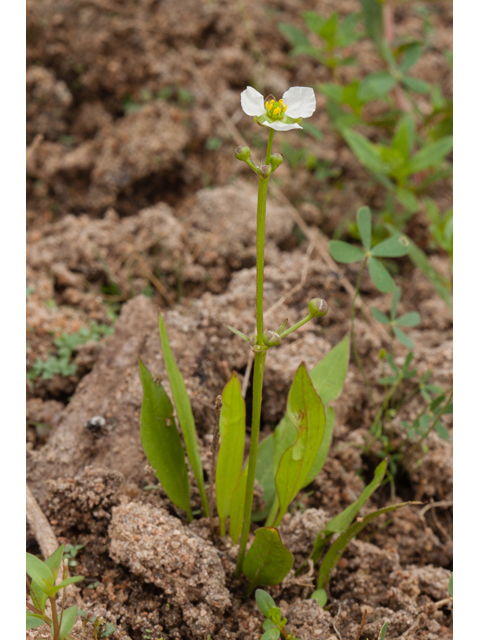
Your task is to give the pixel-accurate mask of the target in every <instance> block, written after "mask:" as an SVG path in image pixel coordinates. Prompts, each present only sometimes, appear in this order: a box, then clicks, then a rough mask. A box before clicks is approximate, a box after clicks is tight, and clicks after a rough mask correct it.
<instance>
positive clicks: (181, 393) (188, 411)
mask: <svg viewBox="0 0 480 640" xmlns="http://www.w3.org/2000/svg"><path fill="white" fill-rule="evenodd" d="M158 324H159V331H160V340H161V342H162V351H163V358H164V360H165V366H166V368H167V375H168V379H169V381H170V386H171V389H172V395H173V401H174V403H175V407H176V409H177V416H178V421H179V423H180V427H181V429H182V433H183V438H184V440H185V448H186V449H187V455H188V459H189V461H190V464H191V466H192V470H193V474H194V476H195V479H196V481H197V485H198V489H199V491H200V498H201V501H202V508H203V512H204V514H205V516H208V513H209V509H208V500H207V494H206V492H205V483H204V480H203V468H202V461H201V459H200V451H199V448H198V442H197V434H196V430H195V421H194V419H193V412H192V405H191V404H190V399H189V397H188V394H187V388H186V386H185V381H184V379H183V376H182V374H181V372H180V369H179V368H178V366H177V363H176V361H175V358H174V357H173V353H172V350H171V348H170V343H169V341H168V336H167V330H166V327H165V323H164V321H163V318H162V315H161V314H159V319H158Z"/></svg>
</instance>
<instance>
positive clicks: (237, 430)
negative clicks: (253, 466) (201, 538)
mask: <svg viewBox="0 0 480 640" xmlns="http://www.w3.org/2000/svg"><path fill="white" fill-rule="evenodd" d="M219 429H220V448H219V451H218V458H217V470H216V476H215V487H216V495H217V511H218V517H219V520H220V530H221V531H224V529H225V521H226V519H227V516H228V515H229V513H230V501H231V498H232V495H233V492H234V490H235V487H236V485H237V483H238V480H239V479H240V475H241V472H242V462H243V450H244V446H245V402H244V400H243V397H242V389H241V386H240V382H239V380H238V377H237V375H236V373H232V377H231V378H230V380H229V382H227V384H226V385H225V388H224V390H223V393H222V408H221V411H220V425H219Z"/></svg>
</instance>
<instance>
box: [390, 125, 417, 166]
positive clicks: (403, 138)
mask: <svg viewBox="0 0 480 640" xmlns="http://www.w3.org/2000/svg"><path fill="white" fill-rule="evenodd" d="M414 141H415V120H414V119H413V118H412V116H411V115H409V114H405V115H404V116H403V117H402V119H401V120H400V122H399V124H398V126H397V130H396V131H395V136H394V138H393V140H392V149H395V150H396V151H398V152H399V153H400V154H401V156H402V157H403V159H404V160H405V161H407V160H408V158H409V156H410V153H411V152H412V148H413V143H414Z"/></svg>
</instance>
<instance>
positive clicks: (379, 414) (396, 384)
mask: <svg viewBox="0 0 480 640" xmlns="http://www.w3.org/2000/svg"><path fill="white" fill-rule="evenodd" d="M403 380H404V378H403V375H400V377H399V378H398V380H396V381H395V382H394V383H393V384H392V386H391V387H390V391H389V392H388V393H387V395H386V396H385V399H384V401H383V402H382V405H381V407H380V409H379V410H378V411H377V413H376V415H375V418H374V419H373V422H372V426H371V427H370V430H371V431H372V432H373V433H372V438H371V439H370V442H369V443H368V444H367V445H366V447H365V453H367V454H368V453H369V452H370V448H371V446H372V444H373V443H374V442H375V440H376V439H377V438H376V436H375V433H374V430H375V427H376V426H377V424H378V422H379V421H380V419H381V417H382V415H383V414H384V412H385V410H386V408H387V407H388V403H389V402H390V400H391V398H392V396H393V394H394V393H395V391H396V390H397V389H398V387H399V385H400V384H401V383H402V382H403Z"/></svg>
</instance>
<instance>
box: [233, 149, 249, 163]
mask: <svg viewBox="0 0 480 640" xmlns="http://www.w3.org/2000/svg"><path fill="white" fill-rule="evenodd" d="M249 157H250V149H249V148H248V147H242V146H240V147H237V148H236V149H235V158H236V159H237V160H243V161H244V162H246V161H247V160H248V159H249Z"/></svg>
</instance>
